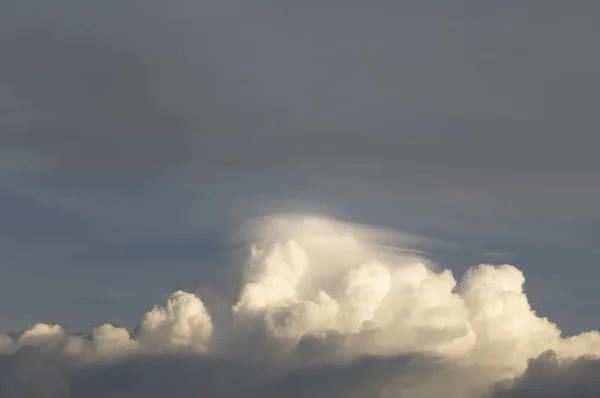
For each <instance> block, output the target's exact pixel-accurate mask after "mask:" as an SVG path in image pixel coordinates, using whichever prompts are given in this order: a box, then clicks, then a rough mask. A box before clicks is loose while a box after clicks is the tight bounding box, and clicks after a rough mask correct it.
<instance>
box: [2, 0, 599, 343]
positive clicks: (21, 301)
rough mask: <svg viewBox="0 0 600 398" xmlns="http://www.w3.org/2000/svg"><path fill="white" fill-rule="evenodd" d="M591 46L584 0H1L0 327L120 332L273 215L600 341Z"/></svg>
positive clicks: (589, 6)
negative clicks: (416, 239) (521, 279)
mask: <svg viewBox="0 0 600 398" xmlns="http://www.w3.org/2000/svg"><path fill="white" fill-rule="evenodd" d="M598 38H600V3H598V2H596V1H583V0H582V1H564V0H562V1H561V0H545V1H527V2H523V1H512V0H507V1H458V0H457V1H412V0H410V1H372V2H358V1H353V0H349V1H344V2H341V1H321V2H312V1H304V2H291V1H278V2H275V1H253V2H247V1H245V2H241V1H240V2H237V1H212V0H209V1H200V2H193V1H185V0H172V1H169V2H163V1H155V0H150V1H148V0H145V1H141V0H119V1H115V0H109V1H101V2H91V1H74V0H73V1H71V0H56V1H52V2H48V1H42V0H23V1H5V2H1V4H0V54H1V57H0V115H1V117H0V220H1V222H0V331H4V332H9V331H18V330H22V329H25V328H28V327H30V326H31V325H33V324H35V323H37V322H42V321H43V322H50V323H54V322H56V323H60V324H61V325H63V326H65V327H67V328H69V329H70V330H77V331H80V330H82V331H88V330H90V329H91V328H92V327H93V326H94V325H96V324H98V323H102V322H111V323H114V324H117V325H123V326H126V327H128V328H133V327H135V322H137V320H138V319H139V316H140V314H141V313H143V312H144V311H145V310H147V308H148V307H149V306H151V305H152V304H153V303H157V302H162V301H163V300H164V299H165V298H166V297H167V296H168V294H170V293H171V292H173V291H174V290H176V289H178V288H185V289H187V290H189V291H195V290H196V289H198V290H199V289H201V288H203V287H205V286H206V285H211V284H212V281H213V280H219V281H221V280H225V279H227V278H234V279H235V278H239V276H237V275H233V274H235V272H234V271H232V270H231V268H232V267H235V264H234V265H231V261H232V258H233V256H231V253H232V251H233V250H234V247H233V246H232V244H231V233H232V232H233V231H235V230H236V228H238V227H239V226H240V225H241V224H242V223H243V222H244V221H245V220H247V219H248V218H250V217H254V216H261V215H268V214H273V213H280V212H309V213H318V214H323V215H326V216H331V217H336V218H339V219H342V220H346V221H350V222H358V223H367V224H373V225H377V226H385V227H392V228H395V229H401V230H406V231H409V232H412V233H414V234H418V235H424V236H428V237H431V238H433V239H437V240H439V241H441V242H442V243H440V244H439V245H434V247H432V248H431V255H432V256H433V257H434V258H435V261H436V262H438V263H439V265H440V266H441V267H444V268H450V269H452V270H453V271H454V272H455V274H456V275H457V277H460V276H461V275H462V272H463V271H464V270H465V269H466V268H467V267H470V266H473V265H477V264H479V263H482V262H491V263H510V264H514V265H516V266H517V267H518V268H519V269H521V270H522V271H523V272H524V274H525V276H526V278H527V282H526V291H527V294H528V297H529V300H530V302H531V304H532V306H533V307H534V308H535V309H537V310H538V313H539V314H540V315H543V316H548V317H549V318H550V319H551V320H552V321H554V322H556V323H558V324H559V325H560V326H561V328H562V330H563V331H564V332H565V333H567V334H570V333H578V332H581V331H584V330H589V329H598V328H600V318H598V317H597V314H598V313H599V311H600V304H599V303H600V290H599V289H597V286H598V283H599V282H600V271H599V268H598V264H599V263H600V249H599V248H598V244H597V242H598V239H599V238H600V184H599V180H600V178H599V177H598V176H599V175H600V157H599V156H598V148H600V136H599V135H598V128H599V127H600V113H599V112H598V106H599V105H600V78H599V76H598V71H599V70H600V52H599V51H598ZM216 285H217V286H222V285H227V283H226V282H224V283H220V282H219V283H217V284H216ZM205 288H207V289H208V287H205Z"/></svg>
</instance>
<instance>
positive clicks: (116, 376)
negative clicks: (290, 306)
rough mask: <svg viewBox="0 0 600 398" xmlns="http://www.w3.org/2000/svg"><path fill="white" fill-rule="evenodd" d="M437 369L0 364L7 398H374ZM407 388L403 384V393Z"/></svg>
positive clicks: (422, 365)
mask: <svg viewBox="0 0 600 398" xmlns="http://www.w3.org/2000/svg"><path fill="white" fill-rule="evenodd" d="M439 368H441V365H439V364H437V363H436V360H435V359H428V358H419V357H416V356H415V357H410V356H401V357H390V358H377V357H368V358H362V359H359V360H356V361H354V362H351V363H349V364H340V365H312V366H307V367H295V368H291V369H287V370H286V369H285V367H283V368H281V367H280V368H279V369H276V368H275V366H273V364H272V363H271V364H269V363H261V362H244V361H241V360H216V359H207V358H201V357H181V356H161V357H138V358H133V359H129V360H127V361H123V362H120V363H116V364H112V365H102V366H98V365H96V366H89V367H84V368H70V367H69V366H68V365H67V364H65V363H64V362H61V361H60V360H59V359H57V358H52V357H49V356H47V355H44V354H42V353H40V352H39V351H38V350H37V349H36V348H32V347H25V348H22V349H20V350H19V351H18V352H17V353H16V354H14V355H12V356H3V357H0V393H1V394H2V395H1V396H2V397H6V398H24V397H31V398H37V397H40V398H41V397H44V398H49V397H51V398H67V397H69V398H79V397H82V398H83V397H85V398H95V397H98V398H99V397H128V398H135V397H145V398H149V397H164V396H171V395H173V396H177V397H198V396H203V397H224V398H243V397H248V398H258V397H281V396H290V397H323V398H325V397H356V398H371V397H373V398H375V397H379V396H380V394H381V393H382V390H383V388H384V387H386V386H388V385H390V383H391V382H392V381H393V380H396V379H399V378H402V377H409V376H411V375H413V374H416V373H419V372H429V373H433V372H435V371H437V370H438V369H439ZM410 384H411V382H410V381H407V382H406V385H407V386H409V385H410Z"/></svg>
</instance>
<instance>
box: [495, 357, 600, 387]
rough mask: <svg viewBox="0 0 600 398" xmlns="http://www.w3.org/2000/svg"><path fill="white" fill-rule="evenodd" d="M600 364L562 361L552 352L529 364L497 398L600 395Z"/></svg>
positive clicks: (586, 360)
mask: <svg viewBox="0 0 600 398" xmlns="http://www.w3.org/2000/svg"><path fill="white" fill-rule="evenodd" d="M598 376H600V360H598V359H597V358H587V357H580V358H577V359H575V360H572V361H559V360H558V359H557V357H556V355H555V354H554V353H553V352H551V351H549V352H546V353H544V354H542V355H541V356H540V357H538V358H536V359H533V360H531V361H530V362H529V366H528V368H527V370H526V371H525V373H524V374H523V375H522V376H521V377H520V378H518V379H517V380H516V381H515V382H514V384H512V385H510V386H508V387H498V388H497V391H495V393H494V394H493V398H538V397H544V398H563V397H564V398H567V397H582V398H587V397H590V398H591V397H597V396H599V395H600V378H599V377H598Z"/></svg>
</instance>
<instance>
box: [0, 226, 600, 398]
mask: <svg viewBox="0 0 600 398" xmlns="http://www.w3.org/2000/svg"><path fill="white" fill-rule="evenodd" d="M245 233H246V234H249V235H246V237H248V236H250V237H253V239H252V240H251V242H249V245H248V256H247V261H246V262H245V263H244V264H243V265H242V267H241V268H240V272H242V273H243V276H244V279H243V282H242V284H241V286H239V294H238V296H237V298H236V299H235V300H234V301H233V302H231V303H230V304H231V307H230V311H227V312H228V313H226V314H220V313H219V315H220V316H219V322H217V323H213V318H212V316H211V314H210V311H209V308H207V306H206V305H205V304H204V302H203V301H202V300H201V298H200V297H199V296H197V295H195V294H192V293H187V292H184V291H176V292H175V293H173V294H172V295H171V296H170V297H169V298H168V299H167V302H166V303H165V304H164V305H157V306H155V307H154V308H152V309H151V310H149V311H148V312H147V313H146V314H144V315H143V316H142V318H141V321H140V325H139V327H138V329H137V331H136V332H135V333H130V332H129V331H128V330H126V329H123V328H119V327H115V326H112V325H108V324H103V325H101V326H99V327H97V328H96V329H94V330H93V331H92V333H91V334H90V335H89V336H87V337H83V336H75V335H69V334H68V333H67V332H66V331H65V330H64V329H63V328H62V327H60V326H58V325H47V324H38V325H35V326H33V327H32V328H31V329H29V330H27V331H25V332H24V333H22V334H21V336H20V337H19V338H17V339H13V338H11V337H9V336H8V335H0V354H1V353H5V354H9V355H11V354H13V353H14V352H15V351H17V350H18V351H17V354H18V353H19V352H21V351H22V350H23V349H24V348H25V347H27V346H33V347H37V349H39V352H40V355H45V356H48V355H50V356H53V357H56V358H59V359H60V360H61V361H65V360H66V362H65V363H67V364H68V366H67V368H68V370H67V372H74V371H76V372H83V373H77V375H78V376H77V380H79V381H77V383H84V384H85V382H82V381H81V379H79V377H80V376H81V375H83V374H87V373H86V372H88V370H89V369H100V368H97V366H108V367H107V368H106V367H105V368H102V369H105V370H102V371H98V372H100V373H98V374H102V375H104V372H105V371H110V369H113V368H114V369H121V370H124V371H125V370H131V369H138V368H140V369H145V370H144V371H147V372H149V374H151V373H152V372H155V371H157V369H158V368H156V367H157V366H158V367H160V366H162V365H160V366H159V365H158V363H159V362H160V361H161V359H160V358H171V359H170V360H174V361H179V360H181V361H184V359H183V356H184V357H187V358H191V359H189V360H190V361H193V360H195V359H193V358H196V359H197V360H198V361H200V362H194V364H193V365H192V364H190V363H188V362H184V364H183V365H181V364H179V362H177V364H178V365H174V366H183V368H182V369H185V370H182V371H183V372H184V374H187V373H185V372H188V371H189V369H196V367H198V371H199V372H200V371H203V372H208V374H213V373H211V372H216V373H215V374H214V377H216V378H217V379H215V380H220V381H219V382H218V383H216V382H215V383H216V384H215V383H213V384H210V383H209V382H208V381H206V380H208V379H206V380H205V379H203V380H205V381H204V382H202V383H199V384H198V383H195V381H197V380H195V381H194V383H192V382H191V381H189V383H191V384H189V385H187V387H185V386H184V387H185V388H184V387H182V388H183V389H182V390H181V391H179V393H180V394H181V396H186V395H185V394H186V393H189V395H190V396H194V394H205V395H206V394H216V395H219V396H226V397H232V398H233V397H246V396H248V397H254V396H257V395H256V394H258V395H260V396H262V395H261V394H264V396H273V397H275V396H281V394H283V393H284V390H282V388H283V389H285V388H293V389H294V391H304V390H302V389H301V388H298V387H290V386H292V385H296V384H295V383H300V384H301V383H302V380H301V379H302V377H305V378H306V380H321V378H320V376H319V375H317V374H315V372H319V371H321V372H324V373H323V374H327V375H329V376H328V377H330V379H328V380H333V381H331V383H332V385H331V386H330V387H331V391H334V392H333V393H332V394H333V395H327V394H325V395H323V396H336V395H335V394H345V395H344V396H357V397H358V396H361V397H362V396H365V395H361V393H358V392H357V391H359V390H357V387H356V388H355V387H353V388H348V386H351V385H354V384H352V383H351V381H355V380H357V379H358V378H359V376H358V375H359V373H360V372H364V373H365V374H366V375H367V376H365V377H366V378H365V379H364V383H365V386H367V385H368V386H370V387H369V388H367V389H366V390H364V391H365V392H364V393H365V394H369V395H368V396H369V397H371V396H372V397H395V396H397V394H398V392H399V391H401V392H402V394H403V396H406V397H414V398H421V397H428V396H440V395H439V394H441V393H443V394H445V396H446V397H469V398H470V397H483V396H484V395H485V394H487V393H488V392H490V391H491V390H490V386H496V387H494V388H495V390H494V391H495V392H493V393H494V394H497V395H496V396H511V397H512V396H523V395H514V394H516V392H515V391H520V390H518V388H520V387H519V386H520V385H523V384H524V383H526V382H528V380H530V379H531V372H532V369H534V370H535V369H536V366H537V365H536V364H537V363H538V362H535V361H534V362H531V361H532V359H533V358H537V357H539V356H540V355H542V354H543V353H544V352H547V351H549V350H552V352H554V353H555V354H554V355H555V356H554V357H553V358H554V360H555V361H557V363H559V364H560V366H559V367H560V369H562V366H563V364H568V363H573V361H578V360H579V359H578V358H579V357H582V356H586V357H589V358H600V333H598V332H595V331H592V332H588V333H583V334H581V335H578V336H573V337H569V338H563V337H561V332H560V329H559V328H558V326H557V325H555V324H554V323H552V322H550V321H549V320H548V319H546V318H542V317H539V316H537V315H536V313H535V311H534V310H533V309H532V308H531V306H530V304H529V301H528V299H527V296H526V295H525V292H524V290H523V286H524V283H525V277H524V275H523V273H522V272H521V271H519V270H518V269H517V268H515V267H514V266H511V265H490V264H482V265H478V266H475V267H472V268H471V269H469V270H468V271H467V272H466V273H465V275H464V276H463V277H462V278H461V279H460V280H457V279H456V278H455V277H454V275H453V274H452V272H451V271H450V270H444V269H440V268H439V267H437V266H436V265H435V264H433V263H432V262H431V261H429V259H428V258H427V256H426V255H425V254H423V253H422V252H420V251H418V250H414V247H415V245H418V244H422V243H424V242H426V240H423V239H419V238H415V237H411V236H409V235H406V234H404V235H402V234H396V233H393V232H390V231H385V230H377V229H374V228H367V227H364V226H357V225H352V224H348V223H343V222H339V221H334V220H328V219H325V218H322V217H313V216H307V217H302V216H298V215H294V216H277V217H272V218H267V219H264V220H262V221H261V222H260V223H258V224H251V225H250V227H249V228H248V229H246V230H245ZM409 249H412V250H409ZM215 287H216V289H215V290H217V291H218V288H219V286H215ZM223 300H225V298H223ZM215 336H220V337H219V338H215ZM246 351H252V352H253V355H252V356H247V355H246ZM17 354H14V355H17ZM161 354H169V355H168V356H165V355H161ZM19 355H23V354H19ZM177 358H180V359H177ZM364 358H372V360H371V361H368V360H367V361H365V360H364ZM418 358H421V359H418ZM423 358H427V359H426V360H424V359H423ZM164 360H165V361H166V359H164ZM248 360H251V361H257V362H256V363H255V364H254V365H252V364H251V365H248V362H247V361H248ZM407 360H408V361H409V362H410V363H413V362H414V361H417V362H419V361H425V362H419V363H421V364H422V365H423V364H426V365H423V366H421V365H419V366H417V367H416V368H418V369H422V370H421V371H422V372H424V373H422V374H421V373H419V372H416V373H415V372H414V369H416V368H413V367H410V369H411V370H410V372H408V371H407V370H406V369H409V368H407V367H406V366H405V365H402V364H403V363H405V361H407ZM140 361H141V362H140ZM157 361H158V362H157ZM536 361H540V360H536ZM242 363H243V364H244V365H243V366H242V365H241V364H242ZM576 363H577V362H576ZM122 364H127V365H122ZM218 364H220V365H218ZM356 364H360V366H359V365H356ZM11 366H12V365H11ZM240 366H242V367H244V369H245V370H243V371H240V368H239V367H240ZM415 366H416V365H415ZM565 366H566V365H565ZM148 367H149V368H148ZM245 367H247V368H245ZM216 368H218V369H219V370H218V371H217V370H215V369H216ZM225 368H227V369H231V371H227V370H224V369H225ZM258 368H260V369H262V370H263V371H261V372H262V373H261V372H258V373H256V372H255V370H256V369H258ZM86 369H87V370H86ZM250 369H252V371H250ZM357 369H360V372H358V370H357ZM373 369H379V370H380V371H381V372H383V373H381V374H377V375H376V374H374V373H373ZM423 369H427V370H423ZM565 369H566V368H565ZM569 369H571V368H569ZM136 371H137V370H136ZM238 371H240V372H239V374H238V373H236V372H238ZM90 372H91V370H90ZM94 372H96V371H93V372H92V373H93V375H92V376H89V377H91V378H92V379H93V378H94V377H97V376H96V373H94ZM223 372H224V373H223ZM357 372H358V373H357ZM407 372H408V373H407ZM524 372H525V373H524ZM0 373H1V372H0ZM259 373H260V374H259ZM69 374H70V373H69ZM240 374H245V375H246V376H247V379H245V381H244V383H248V386H250V385H251V386H252V387H248V388H247V389H245V388H241V386H242V384H243V383H242V382H241V381H240V382H239V383H240V384H239V385H238V386H237V387H240V388H239V389H235V388H233V389H228V388H229V387H230V386H229V385H228V383H233V382H234V381H233V379H232V378H236V379H237V380H241V376H240ZM360 374H361V375H362V373H360ZM384 375H387V376H385V377H384ZM425 375H426V377H425ZM234 376H235V377H234ZM73 377H75V376H73ZM81 377H83V376H81ZM86 377H87V376H86ZM98 377H99V376H98ZM102 377H104V376H102ZM178 377H179V376H178ZM190 377H192V376H191V375H190ZM194 377H195V376H194ZM197 377H200V376H197ZM202 377H204V376H202ZM206 377H209V376H206ZM210 377H213V376H210ZM210 377H209V378H210ZM361 377H362V376H361ZM349 378H350V379H352V380H350V379H349ZM84 380H88V379H85V378H84ZM211 380H212V379H211ZM457 380H459V382H458V384H457ZM511 380H512V381H511ZM88 381H89V380H88ZM221 382H222V383H224V384H219V383H221ZM290 383H291V384H290ZM344 383H346V384H345V385H344ZM498 383H500V384H498ZM147 384H148V385H152V383H147ZM209 384H210V385H211V386H212V387H211V390H210V391H209V390H207V389H206V388H208V387H206V386H208V385H209ZM500 385H501V386H502V387H498V386H500ZM202 386H205V387H202ZM453 386H454V387H453ZM513 386H514V388H513ZM304 387H306V388H307V389H306V391H305V394H304V395H302V394H300V395H297V396H299V397H300V396H320V395H319V394H322V391H321V390H319V389H318V388H317V387H315V385H310V386H309V385H306V386H304ZM115 388H116V387H115ZM128 388H129V387H128ZM131 388H133V387H131ZM139 388H140V390H139V391H142V390H143V388H142V387H139ZM186 388H187V390H186ZM315 388H316V389H315ZM189 389H192V390H189ZM125 390H127V389H125ZM125 390H123V391H125ZM81 391H87V390H86V389H85V388H83V390H81ZM115 391H116V390H115ZM128 391H129V390H128ZM144 391H146V390H144ZM148 391H161V390H160V388H159V387H156V388H154V387H153V388H149V390H148ZM224 391H236V392H231V393H227V394H229V395H227V394H225V393H224ZM360 391H363V390H360ZM251 392H252V393H251ZM113 393H114V394H117V395H118V394H119V393H121V392H118V393H117V392H114V391H111V392H107V394H113ZM351 393H352V394H354V395H348V394H351ZM490 393H492V392H490ZM86 394H89V391H88V392H86ZM123 394H124V393H123ZM128 394H130V396H138V395H135V394H134V393H130V392H128ZM140 394H141V393H140ZM252 394H255V395H252ZM306 394H308V395H306ZM356 394H358V395H356ZM498 394H500V395H498ZM502 394H505V395H502ZM506 394H509V395H506ZM510 394H513V395H510ZM84 395H85V394H84ZM142 395H143V394H142ZM146 395H147V394H146ZM146 395H144V396H146ZM61 398H62V396H61Z"/></svg>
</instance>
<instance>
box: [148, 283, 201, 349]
mask: <svg viewBox="0 0 600 398" xmlns="http://www.w3.org/2000/svg"><path fill="white" fill-rule="evenodd" d="M211 334H212V321H211V317H210V315H209V314H208V311H207V310H206V307H205V306H204V303H203V302H202V301H201V300H200V299H199V298H198V297H197V296H195V295H194V294H191V293H187V292H183V291H181V290H179V291H177V292H175V293H173V294H172V295H171V296H170V297H169V299H168V300H167V304H166V305H164V306H156V307H154V308H153V309H152V310H150V311H148V312H147V313H146V315H144V317H143V318H142V322H141V324H140V331H139V340H140V343H141V344H142V346H143V347H144V349H146V350H148V351H150V352H161V351H180V350H188V351H190V352H194V351H195V352H202V351H204V350H205V349H206V344H207V341H208V339H209V338H210V336H211Z"/></svg>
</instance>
